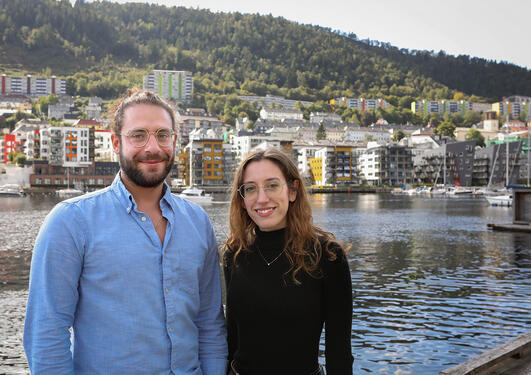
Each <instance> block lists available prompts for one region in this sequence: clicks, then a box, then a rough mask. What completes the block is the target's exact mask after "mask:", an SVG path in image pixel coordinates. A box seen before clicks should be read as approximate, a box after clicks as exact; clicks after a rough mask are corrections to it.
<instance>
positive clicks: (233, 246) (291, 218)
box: [223, 148, 337, 284]
mask: <svg viewBox="0 0 531 375" xmlns="http://www.w3.org/2000/svg"><path fill="white" fill-rule="evenodd" d="M260 160H269V161H271V162H273V163H275V165H277V166H278V167H279V168H280V170H281V171H282V174H283V175H284V178H285V179H286V182H287V186H288V188H289V189H290V190H292V191H293V190H295V191H296V192H297V196H296V198H295V201H294V202H290V204H289V208H288V213H287V231H286V236H287V238H286V245H285V249H284V250H285V253H286V257H287V258H288V260H289V263H290V265H291V267H290V269H289V270H288V271H287V272H286V274H291V278H292V280H293V281H294V282H295V283H296V284H299V283H300V282H299V281H298V280H297V277H296V276H297V273H298V272H299V271H301V270H303V271H305V272H306V273H307V274H309V275H310V276H312V277H315V278H319V277H322V274H321V272H320V269H319V261H320V260H321V258H322V256H323V252H326V254H327V255H328V257H329V259H330V260H334V259H335V258H336V255H335V253H334V252H332V251H331V250H329V248H328V247H329V244H330V242H331V241H334V242H337V241H336V239H335V237H334V235H333V234H332V233H330V232H326V231H324V230H322V229H320V228H318V227H317V226H315V225H314V224H313V218H312V209H311V206H310V202H309V200H308V194H307V192H306V188H305V187H304V183H303V181H302V178H301V176H300V173H299V170H298V169H297V166H296V165H295V163H294V162H293V160H292V159H291V158H290V157H289V156H288V155H287V154H286V153H284V152H282V151H280V150H278V149H276V148H268V149H266V150H260V151H255V152H252V153H250V154H249V155H248V156H247V157H246V158H245V160H243V161H242V163H241V164H240V165H239V167H238V169H237V170H236V175H235V176H234V182H233V184H232V192H231V199H230V209H229V219H230V223H229V227H230V233H229V236H228V238H227V241H226V242H225V245H224V246H223V251H228V252H234V264H236V258H237V257H238V255H239V254H240V252H242V251H247V252H251V251H252V245H253V243H254V241H255V237H256V224H255V223H254V221H253V220H252V219H251V218H250V217H249V215H248V214H247V210H246V209H245V204H244V202H243V198H242V197H241V196H240V194H239V192H238V189H239V187H240V186H241V185H242V184H243V175H244V173H245V169H246V168H247V166H248V165H249V164H250V163H252V162H255V161H260Z"/></svg>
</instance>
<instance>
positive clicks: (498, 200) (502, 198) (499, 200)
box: [485, 194, 513, 207]
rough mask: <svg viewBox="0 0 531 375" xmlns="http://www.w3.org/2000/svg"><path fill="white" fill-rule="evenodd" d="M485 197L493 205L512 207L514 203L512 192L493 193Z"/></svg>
mask: <svg viewBox="0 0 531 375" xmlns="http://www.w3.org/2000/svg"><path fill="white" fill-rule="evenodd" d="M485 199H486V200H487V201H488V202H489V204H490V205H491V206H507V207H510V206H512V205H513V197H512V196H511V195H510V194H504V195H491V196H486V197H485Z"/></svg>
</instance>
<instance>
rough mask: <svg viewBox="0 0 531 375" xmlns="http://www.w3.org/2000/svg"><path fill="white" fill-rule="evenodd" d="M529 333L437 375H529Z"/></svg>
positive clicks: (530, 349) (530, 357) (530, 363)
mask: <svg viewBox="0 0 531 375" xmlns="http://www.w3.org/2000/svg"><path fill="white" fill-rule="evenodd" d="M529 374H531V331H530V332H527V333H524V334H523V335H521V336H519V337H517V338H515V339H514V340H511V341H509V342H507V343H505V344H503V345H502V346H499V347H497V348H495V349H492V350H489V351H487V352H485V353H483V354H481V355H479V356H478V357H475V358H472V359H470V360H468V361H466V362H464V363H462V364H460V365H457V366H455V367H452V368H450V369H448V370H443V371H441V372H440V373H439V375H529Z"/></svg>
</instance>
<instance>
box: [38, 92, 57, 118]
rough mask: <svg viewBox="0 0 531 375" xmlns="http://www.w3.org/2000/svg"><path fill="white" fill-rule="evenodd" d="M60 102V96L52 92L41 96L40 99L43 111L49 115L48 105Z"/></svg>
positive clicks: (40, 107) (40, 106)
mask: <svg viewBox="0 0 531 375" xmlns="http://www.w3.org/2000/svg"><path fill="white" fill-rule="evenodd" d="M58 102H59V98H58V97H57V96H55V95H54V94H50V95H48V96H41V97H40V98H39V100H38V103H39V109H40V111H41V113H43V114H45V115H48V107H49V106H50V105H53V104H57V103H58Z"/></svg>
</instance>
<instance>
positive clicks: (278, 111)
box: [260, 108, 303, 121]
mask: <svg viewBox="0 0 531 375" xmlns="http://www.w3.org/2000/svg"><path fill="white" fill-rule="evenodd" d="M260 118H261V119H263V120H270V121H283V120H301V121H302V119H303V114H302V112H301V111H299V110H298V109H284V108H262V109H261V110H260Z"/></svg>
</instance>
